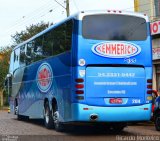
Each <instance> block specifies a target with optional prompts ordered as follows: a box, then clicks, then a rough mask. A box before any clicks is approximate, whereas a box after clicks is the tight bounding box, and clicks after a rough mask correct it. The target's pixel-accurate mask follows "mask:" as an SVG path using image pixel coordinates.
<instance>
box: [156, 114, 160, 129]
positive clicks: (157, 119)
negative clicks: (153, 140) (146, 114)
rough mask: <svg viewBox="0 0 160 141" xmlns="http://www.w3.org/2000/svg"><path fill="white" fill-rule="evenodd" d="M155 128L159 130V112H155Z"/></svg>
mask: <svg viewBox="0 0 160 141" xmlns="http://www.w3.org/2000/svg"><path fill="white" fill-rule="evenodd" d="M155 128H156V130H157V131H160V114H157V115H156V117H155Z"/></svg>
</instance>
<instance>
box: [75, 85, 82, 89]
mask: <svg viewBox="0 0 160 141" xmlns="http://www.w3.org/2000/svg"><path fill="white" fill-rule="evenodd" d="M75 87H76V88H77V89H83V88H84V85H83V84H77V85H76V86H75Z"/></svg>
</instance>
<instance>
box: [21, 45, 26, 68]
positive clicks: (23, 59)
mask: <svg viewBox="0 0 160 141" xmlns="http://www.w3.org/2000/svg"><path fill="white" fill-rule="evenodd" d="M25 63H26V61H25V45H23V46H21V47H20V66H25Z"/></svg>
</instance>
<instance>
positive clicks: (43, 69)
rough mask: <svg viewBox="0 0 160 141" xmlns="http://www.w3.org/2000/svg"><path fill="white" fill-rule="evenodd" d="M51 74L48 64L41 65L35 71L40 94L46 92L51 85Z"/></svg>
mask: <svg viewBox="0 0 160 141" xmlns="http://www.w3.org/2000/svg"><path fill="white" fill-rule="evenodd" d="M52 78H53V72H52V68H51V66H50V65H49V64H48V63H43V64H41V65H40V66H39V68H38V71H37V86H38V88H39V89H40V91H41V92H48V90H49V89H50V88H51V85H52Z"/></svg>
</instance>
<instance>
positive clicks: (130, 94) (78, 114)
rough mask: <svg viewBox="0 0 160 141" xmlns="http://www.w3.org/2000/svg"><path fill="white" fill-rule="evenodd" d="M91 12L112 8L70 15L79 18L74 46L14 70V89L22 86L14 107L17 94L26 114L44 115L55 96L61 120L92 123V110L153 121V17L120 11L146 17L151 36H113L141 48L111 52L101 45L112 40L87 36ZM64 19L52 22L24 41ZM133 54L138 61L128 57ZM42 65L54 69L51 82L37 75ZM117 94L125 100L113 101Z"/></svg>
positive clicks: (102, 115) (106, 116) (116, 118)
mask: <svg viewBox="0 0 160 141" xmlns="http://www.w3.org/2000/svg"><path fill="white" fill-rule="evenodd" d="M91 14H108V13H107V12H106V11H92V12H82V13H79V14H76V15H74V16H71V17H69V18H67V19H66V20H64V21H63V22H65V21H68V20H70V19H73V21H74V29H73V33H72V34H73V37H72V49H71V51H68V52H66V53H62V54H59V55H57V56H54V57H50V58H47V59H44V60H42V61H38V62H35V63H33V64H30V65H28V66H26V67H23V68H18V69H16V70H14V71H13V72H10V73H11V74H12V75H13V82H14V83H13V89H16V90H14V93H12V97H11V101H10V105H11V111H12V112H13V111H14V99H15V98H17V99H18V103H19V113H20V114H21V115H27V116H29V117H31V118H43V106H44V100H45V99H48V101H49V104H50V106H51V108H52V99H53V98H55V99H56V101H57V103H58V109H59V112H60V113H59V114H60V121H61V122H77V121H81V122H89V121H90V115H91V114H97V115H98V117H99V118H98V120H97V122H128V121H145V120H150V117H151V104H152V102H151V101H149V100H147V97H148V96H150V95H149V94H147V88H146V86H147V79H152V51H151V50H152V49H151V37H150V29H149V21H148V18H147V17H146V16H144V15H142V14H137V13H126V12H122V13H118V14H124V15H133V16H137V17H142V18H144V19H146V22H147V28H148V33H147V34H148V35H147V39H146V40H145V41H127V42H125V41H123V42H118V41H116V42H114V41H112V43H113V44H115V43H123V44H126V45H132V46H134V47H135V52H134V53H133V54H131V55H127V54H126V55H120V56H110V55H105V54H100V53H99V52H98V51H97V50H96V47H97V46H98V45H100V44H106V43H110V41H101V40H91V39H84V38H83V36H82V19H83V16H85V15H91ZM112 14H114V12H113V13H112ZM63 22H62V23H63ZM59 24H61V23H58V24H55V25H53V26H51V27H50V28H48V29H46V30H45V31H43V32H41V33H39V34H37V35H36V36H34V37H33V38H31V39H29V40H28V41H26V42H24V43H22V44H21V45H23V44H26V43H27V42H29V41H31V40H33V39H35V38H36V37H39V36H40V35H42V34H44V33H46V32H47V31H49V30H52V29H53V28H55V27H57V26H58V25H59ZM21 45H19V46H17V47H16V48H15V49H18V48H19V47H20V46H21ZM15 49H14V50H15ZM11 59H12V58H11ZM128 59H129V60H134V62H133V61H126V60H128ZM128 62H129V63H128ZM114 64H116V66H114ZM128 64H129V66H128ZM42 67H45V68H47V67H48V70H49V72H50V77H49V79H48V80H49V83H48V85H46V87H42V86H40V85H39V80H38V79H37V75H38V73H39V71H40V70H41V69H42ZM19 74H21V75H19ZM15 78H16V79H15ZM77 78H83V79H84V82H83V83H82V84H84V88H83V90H84V94H82V95H77V94H76V93H75V91H76V90H77V89H76V88H75V85H76V82H75V79H77ZM77 96H83V98H84V99H82V100H78V99H77ZM117 97H118V98H122V101H123V102H122V104H110V103H109V99H110V98H117ZM86 109H87V110H86ZM146 109H147V110H146Z"/></svg>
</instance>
